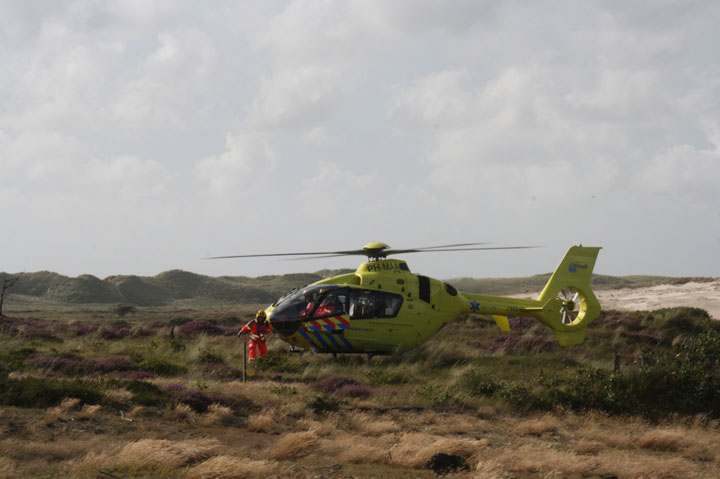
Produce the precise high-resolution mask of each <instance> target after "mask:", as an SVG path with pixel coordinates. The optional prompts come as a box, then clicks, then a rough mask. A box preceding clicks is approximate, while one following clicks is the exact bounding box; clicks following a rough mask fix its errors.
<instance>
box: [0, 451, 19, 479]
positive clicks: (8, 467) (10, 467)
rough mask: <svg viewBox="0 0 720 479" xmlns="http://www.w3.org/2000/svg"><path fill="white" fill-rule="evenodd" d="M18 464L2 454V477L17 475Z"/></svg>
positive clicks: (0, 459)
mask: <svg viewBox="0 0 720 479" xmlns="http://www.w3.org/2000/svg"><path fill="white" fill-rule="evenodd" d="M16 470H17V464H16V463H15V461H13V460H12V459H10V458H7V457H2V456H0V479H6V478H7V479H9V478H11V477H16V476H15V472H16Z"/></svg>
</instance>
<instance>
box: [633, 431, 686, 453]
mask: <svg viewBox="0 0 720 479" xmlns="http://www.w3.org/2000/svg"><path fill="white" fill-rule="evenodd" d="M683 438H684V435H683V434H682V433H680V432H678V431H668V430H654V431H648V432H646V433H645V434H643V435H642V436H641V437H640V439H638V442H637V444H638V446H640V447H641V448H643V449H652V450H653V451H676V450H677V449H679V448H680V447H681V445H682V444H683Z"/></svg>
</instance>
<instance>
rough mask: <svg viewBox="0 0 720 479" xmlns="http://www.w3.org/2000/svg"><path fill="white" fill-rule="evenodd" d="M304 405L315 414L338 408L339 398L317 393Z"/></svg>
mask: <svg viewBox="0 0 720 479" xmlns="http://www.w3.org/2000/svg"><path fill="white" fill-rule="evenodd" d="M305 406H306V407H307V408H308V409H310V410H312V411H313V412H315V413H317V414H322V413H326V412H333V411H337V410H338V409H340V400H339V399H337V398H334V397H330V396H327V395H325V394H317V395H315V396H313V397H312V398H311V399H310V400H309V401H308V402H307V403H306V404H305Z"/></svg>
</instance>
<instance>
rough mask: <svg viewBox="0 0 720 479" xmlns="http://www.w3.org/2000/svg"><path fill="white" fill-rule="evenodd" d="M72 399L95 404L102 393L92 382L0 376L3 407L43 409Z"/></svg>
mask: <svg viewBox="0 0 720 479" xmlns="http://www.w3.org/2000/svg"><path fill="white" fill-rule="evenodd" d="M68 397H73V398H78V399H80V400H81V401H82V402H84V403H91V404H97V403H99V402H100V401H101V400H102V397H103V395H102V392H101V390H100V387H99V384H98V383H97V382H96V381H81V380H78V379H53V378H35V377H27V378H21V379H10V378H7V377H4V378H3V377H0V404H2V405H5V406H20V407H36V408H46V407H50V406H55V405H57V404H59V403H60V402H62V400H63V399H65V398H68Z"/></svg>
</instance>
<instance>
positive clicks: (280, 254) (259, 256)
mask: <svg viewBox="0 0 720 479" xmlns="http://www.w3.org/2000/svg"><path fill="white" fill-rule="evenodd" d="M325 254H327V255H332V256H344V255H365V251H363V250H352V251H315V252H313V253H265V254H238V255H232V256H210V257H208V258H203V259H230V258H261V257H266V256H312V255H325Z"/></svg>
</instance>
